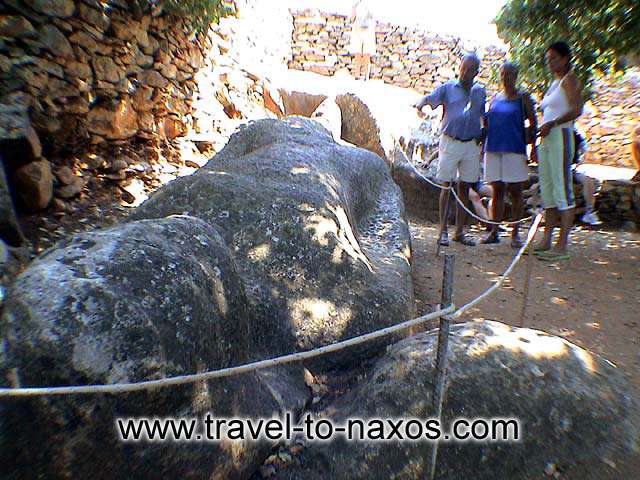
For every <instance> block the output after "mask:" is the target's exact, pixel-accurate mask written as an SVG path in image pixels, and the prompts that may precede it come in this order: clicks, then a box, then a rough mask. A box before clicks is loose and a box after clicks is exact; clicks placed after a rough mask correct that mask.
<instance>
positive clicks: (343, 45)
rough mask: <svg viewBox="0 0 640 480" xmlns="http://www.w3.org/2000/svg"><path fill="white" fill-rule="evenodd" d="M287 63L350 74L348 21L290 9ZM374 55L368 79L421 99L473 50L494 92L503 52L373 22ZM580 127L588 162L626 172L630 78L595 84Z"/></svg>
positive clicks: (635, 92)
mask: <svg viewBox="0 0 640 480" xmlns="http://www.w3.org/2000/svg"><path fill="white" fill-rule="evenodd" d="M292 15H293V25H294V31H293V41H292V58H291V62H290V63H289V68H293V69H298V70H308V71H312V72H316V73H320V74H323V75H334V74H336V73H339V72H341V71H348V72H349V73H353V69H354V65H353V56H352V55H351V54H350V53H349V52H348V45H349V37H350V31H351V26H350V21H349V18H348V17H347V16H344V15H336V14H330V13H325V12H321V11H318V10H309V9H307V10H294V11H292ZM376 48H377V50H376V55H375V56H374V57H373V58H372V66H371V78H373V79H382V80H384V81H385V82H387V83H392V84H394V85H398V86H400V87H404V88H413V89H415V90H417V91H418V92H420V93H422V94H425V93H427V92H430V91H431V90H432V89H433V88H434V87H435V86H437V85H439V84H441V83H442V82H443V81H446V80H450V79H453V78H455V76H456V72H457V65H458V61H459V58H460V55H461V54H462V53H463V52H465V51H469V50H476V51H477V52H478V54H479V55H480V57H481V58H482V66H481V70H480V74H479V78H480V82H482V83H484V84H485V85H487V86H488V89H489V90H490V91H494V90H495V89H496V88H498V85H497V82H496V81H495V80H493V79H492V77H493V78H495V75H492V72H493V71H496V67H498V66H499V65H500V64H501V63H502V61H504V59H505V56H506V53H507V52H506V51H504V50H502V49H500V48H497V47H492V46H483V45H479V44H473V43H470V42H466V41H464V40H461V39H460V38H456V37H447V36H440V35H435V34H433V33H429V32H426V31H423V30H420V29H417V28H412V27H406V26H399V25H391V24H388V23H382V22H378V23H377V27H376ZM590 106H591V107H592V108H588V109H587V112H586V113H585V115H584V117H583V119H582V121H581V125H582V126H583V127H584V130H585V132H586V134H587V137H588V138H589V139H590V145H591V152H592V155H591V157H590V159H589V161H591V162H594V163H600V164H604V165H611V166H618V167H631V166H632V160H631V154H630V146H629V144H630V129H631V127H632V126H633V125H634V124H636V125H637V124H638V122H640V88H639V85H638V83H637V82H634V81H633V80H632V79H627V80H615V79H603V80H600V81H598V82H596V85H595V92H594V96H593V100H592V102H591V105H590Z"/></svg>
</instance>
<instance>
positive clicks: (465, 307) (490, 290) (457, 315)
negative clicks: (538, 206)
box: [451, 213, 542, 318]
mask: <svg viewBox="0 0 640 480" xmlns="http://www.w3.org/2000/svg"><path fill="white" fill-rule="evenodd" d="M541 221H542V214H541V213H538V214H537V215H536V217H535V219H534V221H533V223H532V224H531V228H529V233H527V239H526V241H525V242H524V245H522V247H520V250H518V253H517V254H516V256H515V257H513V260H512V261H511V264H510V265H509V267H508V268H507V269H506V270H505V271H504V273H503V274H502V275H500V277H499V278H498V280H497V281H496V282H495V283H494V284H493V285H491V287H489V288H488V289H487V290H486V291H485V292H484V293H483V294H481V295H480V296H478V297H476V298H474V299H473V300H471V301H470V302H469V303H467V304H465V305H463V306H462V307H460V308H459V309H457V310H456V311H455V312H454V313H453V314H452V315H451V318H460V317H461V316H462V314H463V313H465V312H466V311H467V310H469V309H470V308H471V307H474V306H475V305H477V304H478V303H480V302H481V301H482V300H484V299H485V298H487V297H488V296H489V295H491V294H492V293H493V292H494V291H496V290H497V289H498V288H500V287H501V286H502V284H503V283H504V281H505V280H506V279H507V278H508V277H509V275H510V274H511V272H512V271H513V269H514V268H515V266H516V265H517V264H518V262H519V261H520V258H521V257H522V254H523V252H524V251H525V250H526V249H527V248H528V247H529V244H530V243H531V242H532V241H533V237H535V235H536V232H537V231H538V227H539V226H540V222H541Z"/></svg>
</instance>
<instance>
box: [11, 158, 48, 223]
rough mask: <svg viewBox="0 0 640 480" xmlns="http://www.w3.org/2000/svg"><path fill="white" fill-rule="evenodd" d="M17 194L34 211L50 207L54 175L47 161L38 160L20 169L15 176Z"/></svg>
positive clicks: (14, 183) (14, 182)
mask: <svg viewBox="0 0 640 480" xmlns="http://www.w3.org/2000/svg"><path fill="white" fill-rule="evenodd" d="M13 185H14V189H15V194H16V195H17V196H18V197H19V198H20V199H21V200H22V202H23V203H24V205H25V206H26V207H27V208H28V209H29V210H32V211H38V210H42V209H43V208H45V207H46V206H47V205H49V202H50V201H51V197H52V196H53V174H52V173H51V164H50V163H49V162H48V161H47V160H44V159H43V160H37V161H35V162H31V163H28V164H26V165H24V166H22V167H20V168H18V169H17V170H16V171H15V173H14V174H13Z"/></svg>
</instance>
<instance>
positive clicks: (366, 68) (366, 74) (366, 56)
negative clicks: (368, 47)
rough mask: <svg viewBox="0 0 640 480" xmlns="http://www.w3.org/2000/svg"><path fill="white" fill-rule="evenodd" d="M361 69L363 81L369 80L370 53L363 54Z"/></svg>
mask: <svg viewBox="0 0 640 480" xmlns="http://www.w3.org/2000/svg"><path fill="white" fill-rule="evenodd" d="M362 57H363V61H362V63H363V70H364V81H365V82H366V81H367V80H369V76H370V75H371V55H369V54H364V55H363V56H362Z"/></svg>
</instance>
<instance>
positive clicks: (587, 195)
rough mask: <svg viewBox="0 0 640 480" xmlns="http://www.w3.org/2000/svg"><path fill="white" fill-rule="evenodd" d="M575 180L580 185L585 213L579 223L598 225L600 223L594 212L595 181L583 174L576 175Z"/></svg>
mask: <svg viewBox="0 0 640 480" xmlns="http://www.w3.org/2000/svg"><path fill="white" fill-rule="evenodd" d="M575 179H576V180H577V181H578V182H580V185H582V198H583V199H584V204H585V212H584V214H583V215H582V217H581V218H580V221H581V222H583V223H586V224H589V225H599V224H600V223H601V222H600V219H599V218H598V215H597V214H596V213H595V211H594V210H595V203H596V199H595V197H596V185H595V181H594V180H593V178H591V177H588V176H587V175H585V174H583V173H576V174H575Z"/></svg>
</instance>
